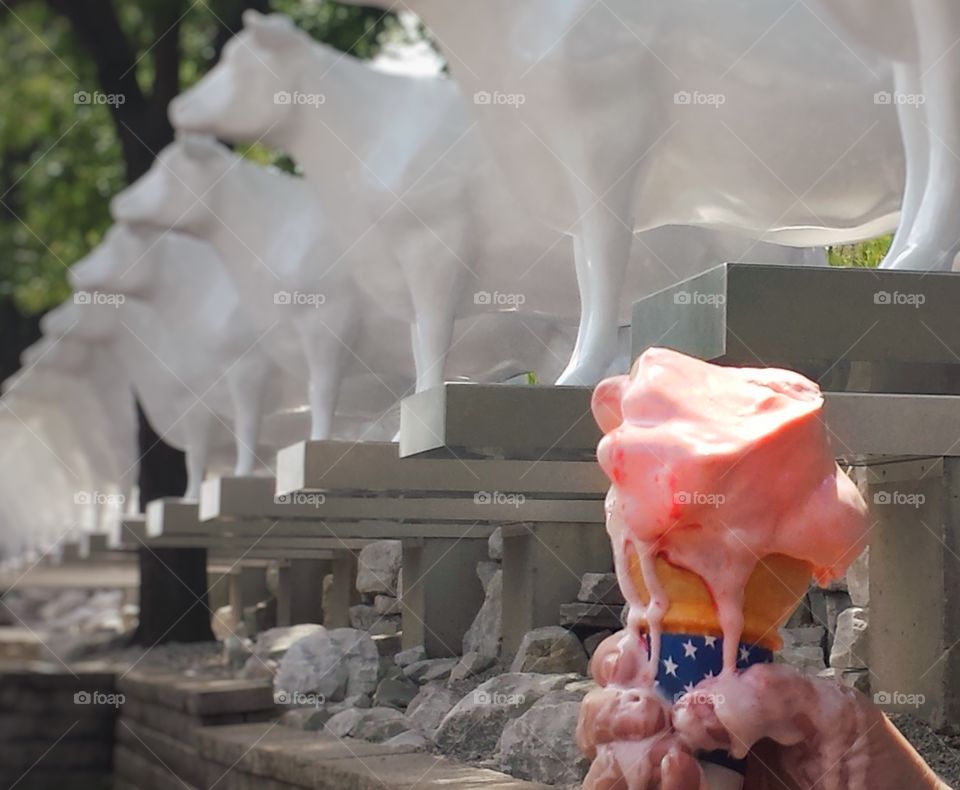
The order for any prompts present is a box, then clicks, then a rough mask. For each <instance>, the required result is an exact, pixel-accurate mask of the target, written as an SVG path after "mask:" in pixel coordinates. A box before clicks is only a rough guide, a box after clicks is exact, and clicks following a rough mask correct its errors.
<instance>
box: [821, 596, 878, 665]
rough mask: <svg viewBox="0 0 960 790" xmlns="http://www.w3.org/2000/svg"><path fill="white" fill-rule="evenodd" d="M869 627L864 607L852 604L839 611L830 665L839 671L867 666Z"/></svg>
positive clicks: (867, 615) (867, 614)
mask: <svg viewBox="0 0 960 790" xmlns="http://www.w3.org/2000/svg"><path fill="white" fill-rule="evenodd" d="M869 627H870V620H869V613H868V612H867V610H866V609H862V608H860V607H858V606H853V607H850V608H849V609H847V610H845V611H843V612H841V613H840V615H839V617H838V618H837V633H836V636H835V637H834V640H833V650H832V651H831V652H830V666H831V667H833V668H834V669H836V670H840V671H843V670H848V669H866V668H867V659H868V653H867V651H868V649H869V647H868V637H869V633H870V632H869Z"/></svg>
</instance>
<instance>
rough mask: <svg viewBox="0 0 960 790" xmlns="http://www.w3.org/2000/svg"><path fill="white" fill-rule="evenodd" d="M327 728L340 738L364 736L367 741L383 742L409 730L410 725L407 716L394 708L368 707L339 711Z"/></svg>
mask: <svg viewBox="0 0 960 790" xmlns="http://www.w3.org/2000/svg"><path fill="white" fill-rule="evenodd" d="M326 729H327V730H328V731H329V732H331V733H332V734H333V735H336V736H337V737H338V738H362V739H363V740H365V741H372V742H374V743H383V742H384V741H386V740H388V739H390V738H393V737H394V736H396V735H400V734H401V733H404V732H407V731H408V730H409V729H410V725H409V723H408V722H407V720H406V717H404V715H403V714H402V713H401V712H400V711H398V710H395V709H394V708H368V709H367V710H358V709H353V710H345V711H343V712H342V713H338V714H336V715H335V716H333V717H331V718H330V720H329V721H328V722H327V724H326Z"/></svg>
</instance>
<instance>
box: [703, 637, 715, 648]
mask: <svg viewBox="0 0 960 790" xmlns="http://www.w3.org/2000/svg"><path fill="white" fill-rule="evenodd" d="M703 644H704V646H705V647H716V646H717V638H716V637H715V636H705V637H704V638H703Z"/></svg>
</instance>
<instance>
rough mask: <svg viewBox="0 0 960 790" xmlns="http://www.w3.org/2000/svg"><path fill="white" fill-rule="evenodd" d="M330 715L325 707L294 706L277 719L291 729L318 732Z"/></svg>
mask: <svg viewBox="0 0 960 790" xmlns="http://www.w3.org/2000/svg"><path fill="white" fill-rule="evenodd" d="M330 717H331V714H330V711H328V710H327V709H325V708H294V709H293V710H288V711H287V712H286V713H284V714H283V715H282V716H280V718H279V719H278V721H279V722H280V724H281V725H282V726H284V727H289V728H290V729H293V730H303V731H304V732H319V731H320V730H322V729H323V726H324V725H325V724H326V723H327V721H328V720H329V719H330Z"/></svg>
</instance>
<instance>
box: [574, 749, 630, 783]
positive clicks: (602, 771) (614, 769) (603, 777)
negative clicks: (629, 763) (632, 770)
mask: <svg viewBox="0 0 960 790" xmlns="http://www.w3.org/2000/svg"><path fill="white" fill-rule="evenodd" d="M628 788H629V785H628V784H627V780H626V778H625V777H624V775H623V771H621V770H620V764H619V763H618V762H617V759H616V757H615V756H614V754H613V751H612V750H611V749H601V750H600V752H599V753H598V754H597V756H596V759H595V760H594V761H593V763H592V765H591V766H590V770H589V771H588V772H587V775H586V777H585V778H584V780H583V786H582V790H628Z"/></svg>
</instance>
